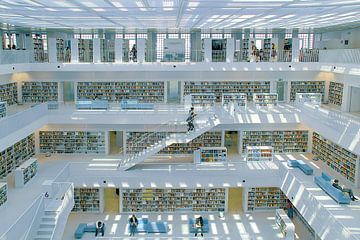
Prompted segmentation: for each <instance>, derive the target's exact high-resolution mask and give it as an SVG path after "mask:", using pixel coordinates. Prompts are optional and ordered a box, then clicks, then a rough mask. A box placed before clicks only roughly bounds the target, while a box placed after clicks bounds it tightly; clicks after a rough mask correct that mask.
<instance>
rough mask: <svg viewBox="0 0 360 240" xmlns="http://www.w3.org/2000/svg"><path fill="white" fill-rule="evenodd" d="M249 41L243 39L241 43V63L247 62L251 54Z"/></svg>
mask: <svg viewBox="0 0 360 240" xmlns="http://www.w3.org/2000/svg"><path fill="white" fill-rule="evenodd" d="M250 51H251V46H250V39H249V38H245V39H243V40H242V42H241V61H248V60H249V56H250V54H251V52H250Z"/></svg>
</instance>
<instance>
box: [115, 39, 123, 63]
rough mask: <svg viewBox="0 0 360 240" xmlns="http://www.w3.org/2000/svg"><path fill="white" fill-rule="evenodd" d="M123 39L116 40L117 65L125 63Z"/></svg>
mask: <svg viewBox="0 0 360 240" xmlns="http://www.w3.org/2000/svg"><path fill="white" fill-rule="evenodd" d="M122 57H123V39H122V38H115V63H121V62H122V61H123V59H122Z"/></svg>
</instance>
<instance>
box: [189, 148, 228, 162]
mask: <svg viewBox="0 0 360 240" xmlns="http://www.w3.org/2000/svg"><path fill="white" fill-rule="evenodd" d="M226 161H227V149H226V147H201V148H199V149H198V150H196V151H194V162H195V163H223V162H226Z"/></svg>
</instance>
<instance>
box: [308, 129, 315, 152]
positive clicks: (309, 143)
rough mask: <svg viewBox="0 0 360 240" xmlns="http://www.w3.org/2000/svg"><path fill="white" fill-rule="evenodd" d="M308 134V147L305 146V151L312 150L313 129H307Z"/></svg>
mask: <svg viewBox="0 0 360 240" xmlns="http://www.w3.org/2000/svg"><path fill="white" fill-rule="evenodd" d="M308 132H309V136H308V148H307V152H308V153H311V152H312V147H313V145H312V136H313V132H314V131H313V130H309V131H308Z"/></svg>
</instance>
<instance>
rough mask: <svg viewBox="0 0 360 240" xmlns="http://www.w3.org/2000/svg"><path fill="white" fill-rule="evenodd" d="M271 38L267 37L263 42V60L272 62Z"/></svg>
mask: <svg viewBox="0 0 360 240" xmlns="http://www.w3.org/2000/svg"><path fill="white" fill-rule="evenodd" d="M271 43H272V41H271V38H265V39H264V42H263V51H264V58H263V60H262V61H263V62H270V53H271Z"/></svg>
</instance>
